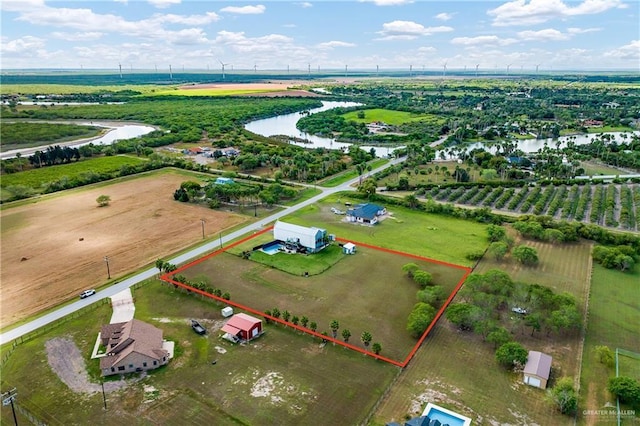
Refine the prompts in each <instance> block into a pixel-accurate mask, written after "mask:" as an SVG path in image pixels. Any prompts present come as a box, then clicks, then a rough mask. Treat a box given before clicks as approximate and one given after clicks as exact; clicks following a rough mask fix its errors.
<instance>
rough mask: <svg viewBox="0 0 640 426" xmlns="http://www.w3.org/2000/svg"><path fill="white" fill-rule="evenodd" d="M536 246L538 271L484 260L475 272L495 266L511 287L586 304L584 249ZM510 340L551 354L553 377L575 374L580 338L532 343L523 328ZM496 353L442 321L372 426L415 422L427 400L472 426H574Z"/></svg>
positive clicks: (578, 246) (586, 254) (587, 249)
mask: <svg viewBox="0 0 640 426" xmlns="http://www.w3.org/2000/svg"><path fill="white" fill-rule="evenodd" d="M527 244H529V243H527ZM536 248H537V250H538V255H539V257H540V265H539V266H538V267H533V268H521V267H518V266H516V264H515V263H512V262H509V261H505V262H504V263H502V264H497V263H495V262H492V261H486V260H484V259H483V260H482V261H481V262H480V264H479V265H478V268H477V269H476V270H475V271H474V272H477V273H484V272H486V271H488V270H490V269H493V268H496V267H499V268H500V269H502V270H504V271H505V272H507V273H508V274H509V275H510V276H511V277H512V279H513V280H514V281H523V282H527V283H538V284H541V285H546V286H549V287H551V288H553V289H554V291H556V292H558V291H568V292H570V293H571V294H573V295H575V296H576V298H577V299H578V300H579V301H581V302H580V306H584V303H583V302H584V300H585V299H586V296H587V294H586V292H587V286H586V284H585V283H586V282H587V281H588V280H587V277H588V274H589V265H590V255H589V253H590V245H589V244H587V243H581V244H575V245H570V246H569V245H563V246H552V245H548V244H544V245H537V247H536ZM463 288H464V286H463ZM455 302H456V300H455V299H454V303H455ZM516 334H517V337H515V339H516V340H517V341H518V342H520V343H521V344H522V345H523V346H524V347H525V348H526V349H528V350H540V351H544V352H546V353H549V354H550V355H552V356H553V359H554V368H555V371H556V372H557V374H559V375H560V376H565V375H566V376H572V377H576V376H577V374H578V370H579V360H578V359H577V356H576V354H578V353H580V337H579V335H569V336H562V335H560V336H559V335H554V334H552V335H551V336H550V337H546V336H545V333H538V334H536V335H534V336H533V337H532V336H530V332H529V331H528V330H524V329H521V330H520V331H519V332H518V331H516ZM494 352H495V349H494V348H493V346H492V345H491V344H489V343H486V342H482V337H481V336H478V335H476V334H473V333H470V332H461V331H459V330H458V329H457V328H456V327H455V326H453V325H452V324H451V323H449V322H448V321H447V320H446V319H444V318H443V319H441V320H440V321H439V322H438V324H437V325H436V327H435V329H434V330H433V331H432V333H431V334H430V335H429V337H428V338H427V339H426V340H425V342H424V344H423V345H422V347H421V348H420V349H419V350H418V352H417V353H416V356H415V357H414V358H413V359H412V361H411V362H410V363H409V365H408V366H407V368H406V369H405V370H404V371H403V373H402V374H401V375H400V378H399V379H398V381H397V382H396V383H395V384H394V387H393V388H392V389H391V391H390V393H389V395H388V396H387V397H385V398H384V400H383V401H382V403H381V404H380V407H379V408H378V410H377V412H376V414H375V417H374V424H375V425H383V424H385V422H389V421H392V420H395V421H400V420H402V419H403V418H404V416H405V415H407V414H408V415H411V416H414V415H416V414H417V413H419V412H422V409H423V408H424V406H425V405H426V403H427V402H429V401H431V402H435V403H437V404H439V405H442V406H444V407H447V408H451V409H453V410H456V411H458V412H460V413H461V414H463V415H466V416H468V417H471V419H472V421H474V422H477V424H541V425H570V424H573V418H570V417H566V416H562V415H561V414H559V413H558V412H557V411H556V409H555V407H553V405H551V404H550V403H549V402H548V401H547V400H546V393H545V392H544V391H542V390H539V389H536V388H533V387H530V386H526V385H525V384H523V383H522V376H521V374H516V373H511V372H506V371H505V370H504V369H502V367H500V366H499V365H498V364H497V363H496V361H495V357H494ZM487 413H491V414H487Z"/></svg>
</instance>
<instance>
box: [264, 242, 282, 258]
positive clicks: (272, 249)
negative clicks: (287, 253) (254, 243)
mask: <svg viewBox="0 0 640 426" xmlns="http://www.w3.org/2000/svg"><path fill="white" fill-rule="evenodd" d="M281 248H282V244H280V243H279V242H278V241H272V242H270V243H267V244H265V245H263V246H262V248H261V249H260V250H262V251H263V252H265V253H267V254H268V255H269V256H271V255H273V254H276V253H278V252H279V251H280V249H281Z"/></svg>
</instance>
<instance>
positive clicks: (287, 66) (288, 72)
mask: <svg viewBox="0 0 640 426" xmlns="http://www.w3.org/2000/svg"><path fill="white" fill-rule="evenodd" d="M287 74H289V64H287Z"/></svg>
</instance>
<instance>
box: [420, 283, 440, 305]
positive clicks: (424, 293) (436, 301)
mask: <svg viewBox="0 0 640 426" xmlns="http://www.w3.org/2000/svg"><path fill="white" fill-rule="evenodd" d="M446 295H447V293H446V292H445V291H444V288H443V287H442V286H440V285H434V286H431V287H426V288H425V289H424V290H420V291H418V293H417V294H416V298H417V299H418V302H423V303H427V304H429V305H431V306H434V307H436V306H440V303H441V302H442V301H443V300H444V299H445V297H446Z"/></svg>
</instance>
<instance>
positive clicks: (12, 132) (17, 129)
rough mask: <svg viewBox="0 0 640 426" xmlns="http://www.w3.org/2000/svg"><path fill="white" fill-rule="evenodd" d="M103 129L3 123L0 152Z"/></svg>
mask: <svg viewBox="0 0 640 426" xmlns="http://www.w3.org/2000/svg"><path fill="white" fill-rule="evenodd" d="M103 131H104V129H101V128H98V127H93V126H79V125H75V124H62V123H58V124H53V123H24V122H20V123H3V124H2V127H0V142H1V143H0V152H6V151H10V150H13V149H19V148H29V147H35V146H39V145H42V144H50V145H53V144H56V143H59V142H65V141H70V140H75V139H80V138H88V137H92V136H96V135H99V134H100V133H102V132H103ZM24 161H26V160H24Z"/></svg>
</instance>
